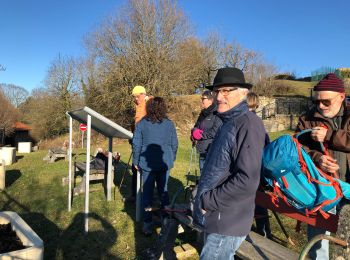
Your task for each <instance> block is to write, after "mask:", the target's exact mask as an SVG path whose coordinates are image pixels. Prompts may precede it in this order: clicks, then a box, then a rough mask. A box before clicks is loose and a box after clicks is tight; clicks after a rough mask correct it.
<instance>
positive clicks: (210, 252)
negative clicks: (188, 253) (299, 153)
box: [193, 68, 265, 259]
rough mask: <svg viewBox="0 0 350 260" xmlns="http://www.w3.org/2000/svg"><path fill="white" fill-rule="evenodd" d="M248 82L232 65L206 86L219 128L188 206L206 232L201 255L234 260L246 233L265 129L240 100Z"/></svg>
mask: <svg viewBox="0 0 350 260" xmlns="http://www.w3.org/2000/svg"><path fill="white" fill-rule="evenodd" d="M251 86H252V85H251V84H249V83H246V82H245V78H244V74H243V72H242V71H241V70H239V69H237V68H222V69H219V70H218V72H217V74H216V76H215V79H214V83H213V85H212V86H209V87H208V88H209V89H212V90H213V92H214V93H215V95H216V100H217V104H218V108H217V111H218V116H219V117H220V118H221V120H222V126H221V127H220V130H219V131H218V132H217V134H216V136H215V138H214V140H213V142H212V144H211V147H210V149H209V153H208V155H207V158H206V162H205V164H204V167H203V171H202V174H201V176H200V179H199V184H198V189H197V194H196V197H195V201H194V206H193V222H194V224H195V225H200V226H202V227H203V228H204V231H205V233H206V239H205V244H204V246H203V249H202V252H201V256H200V258H201V259H234V255H235V252H236V250H237V249H238V248H239V247H240V245H241V243H242V242H243V241H244V239H245V238H246V236H247V235H248V233H249V232H250V229H251V226H252V223H253V218H254V208H255V194H256V191H257V188H258V185H259V181H260V169H261V160H262V151H263V147H264V143H265V128H264V126H263V123H262V121H261V119H260V118H259V117H258V116H257V115H256V114H255V113H253V112H251V111H249V109H248V105H247V102H246V101H245V99H246V96H247V94H248V91H249V89H250V88H251Z"/></svg>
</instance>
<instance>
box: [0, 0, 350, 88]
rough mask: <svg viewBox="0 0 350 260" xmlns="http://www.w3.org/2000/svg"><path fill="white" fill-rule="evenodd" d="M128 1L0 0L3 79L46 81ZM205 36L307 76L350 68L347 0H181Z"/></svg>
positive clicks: (20, 82) (200, 34)
mask: <svg viewBox="0 0 350 260" xmlns="http://www.w3.org/2000/svg"><path fill="white" fill-rule="evenodd" d="M123 3H125V1H123V0H114V1H112V0H51V1H49V0H30V1H29V0H1V1H0V39H1V40H0V64H2V65H4V66H5V67H6V71H1V72H0V83H13V84H16V85H19V86H22V87H24V88H26V89H27V90H31V89H33V88H34V87H40V86H42V81H43V79H44V78H45V75H46V72H47V69H48V66H49V64H50V62H51V61H52V60H53V59H54V58H56V57H57V56H58V54H61V55H64V56H74V57H79V56H82V55H84V46H83V37H84V35H86V34H87V33H89V32H90V31H92V30H93V29H94V28H96V27H97V26H98V25H99V24H100V23H101V22H102V21H103V20H104V19H105V17H106V16H108V15H111V14H112V13H114V12H115V11H116V10H117V9H118V8H119V7H120V6H121V5H122V4H123ZM178 4H179V6H180V7H182V8H183V9H184V11H185V13H186V14H187V16H188V17H189V20H190V21H191V22H192V24H193V25H194V29H195V30H194V31H195V33H196V35H197V36H198V37H200V38H204V36H205V35H206V34H207V33H209V32H212V31H216V32H219V33H220V34H221V35H222V36H223V37H225V38H226V39H227V40H228V41H231V40H233V39H235V40H237V41H238V42H239V43H240V44H242V45H243V46H244V47H247V48H250V49H253V50H256V51H259V52H261V53H262V54H263V55H264V57H265V58H266V60H267V61H268V62H271V63H273V64H275V65H276V66H277V67H278V68H279V70H280V71H289V72H294V73H296V74H297V76H307V75H309V74H310V72H311V71H312V70H315V69H317V68H319V67H321V66H331V67H350V48H349V46H350V19H349V14H348V12H349V10H350V1H348V0H335V1H332V2H330V1H326V0H319V1H316V0H306V1H305V0H304V1H302V0H294V1H286V0H275V1H272V0H264V1H263V0H245V1H236V0H225V1H224V0H221V1H218V0H217V1H209V0H201V1H194V0H179V1H178Z"/></svg>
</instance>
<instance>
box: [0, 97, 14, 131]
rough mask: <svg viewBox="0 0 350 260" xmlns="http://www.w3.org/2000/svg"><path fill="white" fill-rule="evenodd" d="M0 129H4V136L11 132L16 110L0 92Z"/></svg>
mask: <svg viewBox="0 0 350 260" xmlns="http://www.w3.org/2000/svg"><path fill="white" fill-rule="evenodd" d="M0 107H1V109H0V128H3V129H5V135H8V134H10V133H11V132H12V131H13V125H14V123H15V122H16V120H17V117H18V112H17V109H16V108H15V107H14V106H13V105H12V104H11V103H10V102H9V101H8V100H7V99H6V98H5V96H4V95H3V94H2V93H1V92H0Z"/></svg>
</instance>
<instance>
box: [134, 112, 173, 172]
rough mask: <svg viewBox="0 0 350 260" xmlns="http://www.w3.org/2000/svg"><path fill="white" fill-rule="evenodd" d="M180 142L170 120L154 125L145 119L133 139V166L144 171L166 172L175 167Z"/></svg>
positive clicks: (137, 125)
mask: <svg viewBox="0 0 350 260" xmlns="http://www.w3.org/2000/svg"><path fill="white" fill-rule="evenodd" d="M177 147H178V140H177V135H176V129H175V126H174V123H173V122H172V121H170V120H169V119H164V120H163V121H162V122H156V123H152V122H151V121H149V120H148V119H147V118H143V119H142V120H141V121H140V122H139V123H137V124H136V128H135V132H134V136H133V139H132V152H133V158H132V159H133V164H134V165H137V166H139V167H140V168H141V169H142V170H144V171H166V170H170V169H171V168H173V166H174V161H175V159H176V152H177Z"/></svg>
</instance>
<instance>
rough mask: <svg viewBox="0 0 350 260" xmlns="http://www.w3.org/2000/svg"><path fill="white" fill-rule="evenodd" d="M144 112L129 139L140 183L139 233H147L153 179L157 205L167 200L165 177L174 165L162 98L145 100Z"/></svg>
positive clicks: (172, 136)
mask: <svg viewBox="0 0 350 260" xmlns="http://www.w3.org/2000/svg"><path fill="white" fill-rule="evenodd" d="M146 111H147V115H146V116H145V117H144V118H143V119H141V121H140V122H139V123H138V124H137V125H136V127H135V132H134V136H133V139H132V150H133V164H134V165H135V168H136V169H137V170H138V171H140V173H141V176H142V183H143V192H142V207H143V222H144V224H143V230H142V231H143V233H144V234H145V235H151V234H152V232H153V223H152V200H153V190H154V187H155V183H156V184H157V190H158V196H159V198H160V202H161V209H164V208H165V206H167V205H168V204H169V195H168V178H169V174H170V169H171V168H173V167H174V161H175V159H176V152H177V148H178V139H177V135H176V129H175V125H174V123H173V122H172V121H171V120H169V119H168V118H167V116H166V105H165V102H164V99H163V98H161V97H155V98H153V99H151V100H149V101H148V102H147V105H146Z"/></svg>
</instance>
